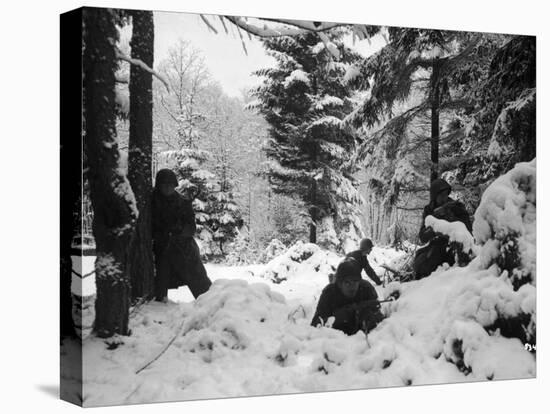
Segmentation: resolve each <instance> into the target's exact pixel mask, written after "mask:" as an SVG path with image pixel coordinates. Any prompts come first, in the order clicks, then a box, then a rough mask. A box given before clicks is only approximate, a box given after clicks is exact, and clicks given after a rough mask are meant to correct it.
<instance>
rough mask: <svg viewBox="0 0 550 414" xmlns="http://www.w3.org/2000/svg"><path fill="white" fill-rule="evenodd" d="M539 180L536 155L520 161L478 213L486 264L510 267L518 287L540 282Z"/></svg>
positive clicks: (497, 182)
mask: <svg viewBox="0 0 550 414" xmlns="http://www.w3.org/2000/svg"><path fill="white" fill-rule="evenodd" d="M536 184H537V183H536V159H533V160H532V161H531V162H524V163H519V164H517V165H516V166H515V167H514V168H513V169H512V170H510V171H509V172H508V173H506V174H505V175H503V176H501V177H499V178H497V179H496V180H495V181H494V182H493V183H492V184H491V185H490V186H489V187H488V188H487V190H486V191H485V193H483V196H482V198H481V203H480V205H479V207H478V209H477V210H476V213H475V219H474V226H473V230H474V236H475V238H476V241H477V242H478V243H482V244H483V248H482V251H481V253H480V260H481V262H482V265H483V266H485V267H487V266H489V265H491V264H492V263H496V264H497V265H498V266H499V267H500V268H501V269H502V270H506V271H508V273H509V277H510V278H511V280H512V281H513V283H514V288H516V289H517V288H519V286H521V285H523V284H525V283H532V284H533V285H536V207H537V195H536Z"/></svg>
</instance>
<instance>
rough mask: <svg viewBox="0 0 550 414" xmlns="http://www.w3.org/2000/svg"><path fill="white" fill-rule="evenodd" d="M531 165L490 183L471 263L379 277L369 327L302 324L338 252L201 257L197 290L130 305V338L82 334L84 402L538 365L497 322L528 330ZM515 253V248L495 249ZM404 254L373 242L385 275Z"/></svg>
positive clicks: (408, 381)
mask: <svg viewBox="0 0 550 414" xmlns="http://www.w3.org/2000/svg"><path fill="white" fill-rule="evenodd" d="M534 177H535V162H534V161H533V162H532V163H524V164H519V165H518V166H517V167H516V168H515V169H514V170H512V171H511V172H509V173H508V174H506V175H505V176H504V177H501V178H500V179H498V180H497V181H495V183H493V185H491V186H490V187H489V188H488V189H487V191H486V193H485V195H484V196H483V199H482V203H481V205H480V207H479V209H478V210H477V212H476V215H475V222H474V236H475V242H476V245H475V249H473V250H475V252H476V254H478V256H477V257H476V258H475V259H474V260H473V261H472V262H471V263H470V264H469V265H468V266H466V267H462V268H460V267H453V268H449V267H448V266H446V265H443V266H441V267H440V268H438V269H437V270H436V271H435V272H434V273H433V274H432V275H430V276H429V277H427V278H425V279H422V280H420V281H412V282H407V283H403V284H398V283H396V282H392V283H390V284H389V285H387V286H385V287H383V288H377V290H378V292H379V294H380V296H381V297H383V298H385V297H387V296H389V294H390V293H392V292H395V291H396V290H398V291H399V293H400V296H399V299H398V300H397V301H395V302H392V303H388V304H384V305H382V306H383V312H384V313H385V314H386V315H387V316H388V317H387V318H386V319H385V320H384V321H382V323H381V324H380V325H379V326H378V327H377V328H376V329H375V330H373V331H372V332H370V333H369V335H368V337H367V336H365V334H364V333H362V332H359V333H357V334H356V335H354V336H350V337H348V336H346V335H344V334H343V333H342V332H340V331H336V330H333V329H330V328H324V327H322V328H313V327H311V326H310V325H309V323H310V320H311V317H312V314H313V311H314V307H315V305H316V300H317V298H318V297H319V294H320V291H321V289H322V288H323V287H324V286H325V285H326V283H327V281H328V278H327V276H328V272H330V271H331V269H332V266H335V265H336V264H337V263H338V260H339V259H340V257H338V256H337V255H335V254H333V253H330V252H326V251H323V250H321V249H320V248H318V247H317V246H314V245H310V244H303V243H302V244H297V245H295V246H293V247H292V248H291V249H289V250H288V251H287V252H285V253H284V254H282V255H280V256H278V257H276V258H274V259H273V260H272V261H271V262H269V263H267V264H266V265H254V266H235V267H228V266H221V265H208V266H207V270H208V272H209V275H210V277H211V278H212V279H213V280H214V284H213V286H212V288H211V289H210V291H209V292H207V293H206V294H204V295H202V296H201V297H199V298H198V299H197V300H196V301H193V300H192V297H191V295H190V294H189V292H188V290H187V289H186V288H182V289H178V290H177V291H170V292H169V298H170V299H171V301H170V302H169V303H167V304H160V303H154V302H153V303H149V304H146V305H144V306H142V307H141V308H139V309H137V310H136V311H135V312H134V313H133V316H132V318H131V322H130V326H131V329H132V335H131V336H129V337H121V338H112V339H110V340H107V341H104V340H101V339H99V338H96V337H93V336H89V337H88V338H87V339H85V340H84V345H83V351H84V352H83V354H84V361H83V368H84V370H83V376H84V393H83V398H84V405H85V406H95V405H107V404H123V403H142V402H155V401H169V400H190V399H201V398H215V397H233V396H250V395H262V394H277V393H293V392H308V391H326V390H341V389H353V388H373V387H388V386H402V385H420V384H435V383H448V382H463V381H477V380H493V379H511V378H532V377H534V376H535V375H536V358H535V354H534V353H530V352H528V351H527V350H526V349H525V348H526V347H527V346H528V345H529V344H524V343H522V342H521V341H520V340H519V339H518V338H507V337H504V336H503V335H501V332H500V329H499V328H495V326H498V325H495V324H496V323H497V322H498V321H500V320H502V319H503V318H505V319H506V318H514V317H518V316H521V315H523V316H526V317H527V320H528V321H529V323H528V325H527V326H524V328H525V331H526V332H527V337H533V338H534V334H535V330H536V324H535V320H536V300H535V298H536V295H535V293H536V267H535V257H534V252H535V242H536V237H535V226H534V220H535V211H536V193H535V178H534ZM503 194H504V196H503ZM434 224H436V225H442V224H441V223H440V224H437V223H434ZM443 227H445V226H443ZM448 229H449V230H450V231H454V232H455V233H454V234H455V235H457V238H458V236H459V235H461V234H462V232H461V231H458V230H457V229H452V228H448ZM510 243H512V245H513V246H517V247H518V248H517V249H515V250H514V249H510ZM514 252H515V253H516V254H517V255H518V257H519V259H518V260H515V261H510V260H508V259H509V257H508V259H507V260H503V259H502V257H503V256H507V255H508V256H509V255H510V254H513V253H514ZM402 255H403V254H402V253H401V254H400V253H398V252H396V251H394V250H391V249H382V248H375V249H374V250H373V252H372V253H371V257H370V262H371V264H372V265H373V267H374V269H375V270H376V271H378V272H379V274H381V269H380V267H379V266H380V265H381V264H384V263H386V264H390V265H391V264H392V262H395V263H398V262H402V261H403V257H402ZM503 263H504V264H503ZM509 263H512V264H513V266H515V267H513V266H512V265H510V266H512V267H510V266H508V264H509ZM505 265H506V266H508V267H509V268H506V269H504V268H503V266H505ZM518 278H519V279H518ZM518 280H519V281H520V282H521V283H518ZM83 293H86V292H83ZM173 338H175V339H174V342H173V344H172V345H171V346H170V347H169V348H168V349H167V351H166V352H165V353H164V354H163V355H162V356H161V357H160V358H159V359H158V360H157V361H155V362H154V363H153V364H151V365H150V366H149V367H147V368H146V369H144V370H143V371H141V372H140V373H139V374H136V371H138V370H139V369H140V368H142V367H143V366H144V365H145V364H146V363H147V362H149V361H150V360H152V359H153V358H154V357H155V356H156V355H158V353H159V352H160V351H161V350H162V349H164V347H165V346H166V344H167V343H169V341H170V340H171V339H173ZM106 342H107V344H106ZM109 344H118V346H117V347H116V349H114V350H108V349H107V345H109Z"/></svg>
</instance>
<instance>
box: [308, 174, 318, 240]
mask: <svg viewBox="0 0 550 414" xmlns="http://www.w3.org/2000/svg"><path fill="white" fill-rule="evenodd" d="M310 202H311V207H310V208H309V215H310V218H311V223H310V224H309V242H310V243H317V219H318V217H317V216H318V214H317V205H316V204H317V182H316V181H315V180H313V181H312V183H311V195H310Z"/></svg>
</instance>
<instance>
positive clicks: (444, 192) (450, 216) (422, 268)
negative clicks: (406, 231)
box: [413, 178, 472, 279]
mask: <svg viewBox="0 0 550 414" xmlns="http://www.w3.org/2000/svg"><path fill="white" fill-rule="evenodd" d="M450 194H451V186H450V185H449V183H447V181H445V180H443V179H441V178H438V179H436V180H434V181H432V184H431V185H430V203H429V204H428V205H427V206H426V207H424V214H423V215H422V226H421V227H420V233H419V234H418V237H419V239H420V242H421V243H428V245H427V246H425V247H422V248H421V249H419V250H418V251H417V253H416V256H415V258H414V264H413V267H414V273H415V278H416V279H420V278H423V277H425V276H428V275H429V274H430V273H432V272H433V271H434V270H435V269H437V267H438V266H439V265H441V264H443V263H449V264H450V265H451V266H452V265H453V264H454V263H455V258H454V254H453V252H451V251H450V249H449V247H450V246H449V237H448V236H445V235H443V234H441V233H436V232H435V231H434V230H433V229H432V228H431V227H426V224H425V222H426V217H427V216H434V217H435V218H437V219H441V220H446V221H448V222H454V221H460V222H462V223H464V225H465V226H466V228H467V229H468V231H469V232H472V224H471V222H470V216H469V215H468V212H467V211H466V208H465V207H464V205H463V204H462V203H461V202H460V201H456V200H453V199H452V198H451V197H449V195H450Z"/></svg>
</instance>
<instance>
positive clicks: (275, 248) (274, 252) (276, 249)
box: [259, 239, 286, 263]
mask: <svg viewBox="0 0 550 414" xmlns="http://www.w3.org/2000/svg"><path fill="white" fill-rule="evenodd" d="M285 250H286V246H285V245H284V243H283V242H282V241H280V240H279V239H273V240H271V241H270V242H269V244H268V245H267V247H266V248H265V249H264V251H263V252H262V254H261V255H260V258H259V262H260V263H267V262H269V261H270V260H273V259H274V258H275V257H277V256H279V255H281V254H283V253H284V251H285Z"/></svg>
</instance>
